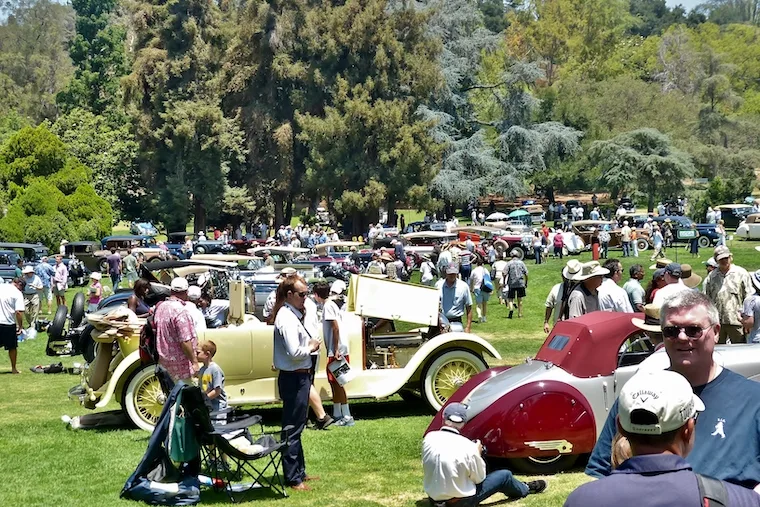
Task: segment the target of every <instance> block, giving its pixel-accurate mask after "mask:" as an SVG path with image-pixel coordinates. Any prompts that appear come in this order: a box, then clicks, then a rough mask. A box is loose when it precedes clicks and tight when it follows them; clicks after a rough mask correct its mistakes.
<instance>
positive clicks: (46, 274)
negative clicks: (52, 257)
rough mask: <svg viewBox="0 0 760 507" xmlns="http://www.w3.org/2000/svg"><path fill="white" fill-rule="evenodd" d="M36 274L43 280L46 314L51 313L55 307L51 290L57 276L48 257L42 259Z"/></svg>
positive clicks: (36, 267)
mask: <svg viewBox="0 0 760 507" xmlns="http://www.w3.org/2000/svg"><path fill="white" fill-rule="evenodd" d="M34 274H35V275H37V276H39V277H40V280H42V299H43V301H44V302H45V305H46V307H45V308H46V309H45V313H50V308H51V307H52V306H53V293H52V292H51V290H50V287H51V285H52V284H53V276H55V268H54V267H53V266H51V265H50V264H49V263H48V258H47V257H42V258H41V259H40V262H39V264H37V265H36V266H35V267H34Z"/></svg>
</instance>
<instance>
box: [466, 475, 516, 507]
mask: <svg viewBox="0 0 760 507" xmlns="http://www.w3.org/2000/svg"><path fill="white" fill-rule="evenodd" d="M496 493H504V494H505V495H506V496H507V497H508V498H523V497H525V496H527V495H528V485H527V484H525V483H524V482H522V481H518V480H517V479H515V476H514V475H512V472H510V471H509V470H495V471H493V472H491V473H490V474H488V475H486V478H485V480H484V481H483V482H481V483H480V484H478V485H477V486H476V489H475V494H474V495H473V496H470V497H467V498H463V499H461V500H459V501H458V502H457V506H458V507H459V506H461V507H471V506H475V505H480V503H481V502H483V501H485V500H486V499H487V498H490V497H491V496H493V495H495V494H496Z"/></svg>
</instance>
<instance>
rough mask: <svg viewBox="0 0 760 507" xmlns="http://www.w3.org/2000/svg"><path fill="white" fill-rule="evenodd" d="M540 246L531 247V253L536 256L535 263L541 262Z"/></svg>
mask: <svg viewBox="0 0 760 507" xmlns="http://www.w3.org/2000/svg"><path fill="white" fill-rule="evenodd" d="M541 251H542V249H541V247H538V248H536V247H533V254H534V255H535V256H536V264H541Z"/></svg>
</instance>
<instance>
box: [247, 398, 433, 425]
mask: <svg viewBox="0 0 760 507" xmlns="http://www.w3.org/2000/svg"><path fill="white" fill-rule="evenodd" d="M330 407H331V404H325V411H326V412H327V413H328V414H331V413H332V409H331V408H330ZM236 412H237V413H239V414H245V415H253V414H255V415H259V416H261V418H262V419H263V420H264V424H266V425H275V426H276V425H279V424H280V421H281V419H282V407H279V406H269V407H267V406H263V407H251V408H245V409H238V410H237V411H236ZM351 415H352V416H353V417H354V419H357V420H373V419H385V418H388V417H408V416H430V417H432V416H433V413H432V412H431V410H430V408H429V407H428V406H427V405H426V404H425V403H424V402H423V401H422V400H419V401H404V400H388V401H372V402H360V403H351Z"/></svg>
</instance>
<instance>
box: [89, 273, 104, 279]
mask: <svg viewBox="0 0 760 507" xmlns="http://www.w3.org/2000/svg"><path fill="white" fill-rule="evenodd" d="M90 278H92V279H93V280H100V278H101V275H100V271H93V272H92V273H90Z"/></svg>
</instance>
